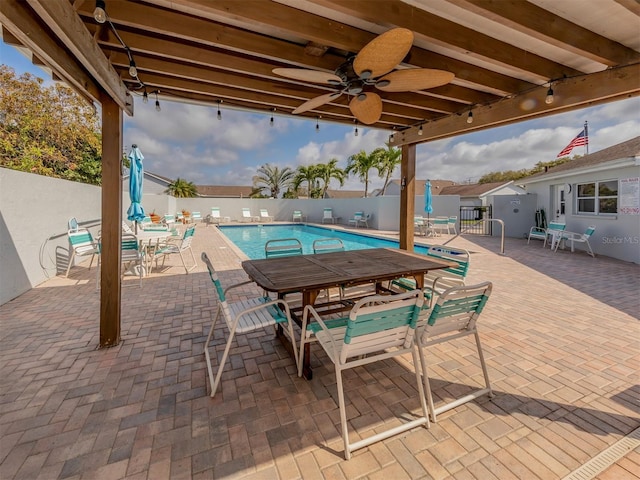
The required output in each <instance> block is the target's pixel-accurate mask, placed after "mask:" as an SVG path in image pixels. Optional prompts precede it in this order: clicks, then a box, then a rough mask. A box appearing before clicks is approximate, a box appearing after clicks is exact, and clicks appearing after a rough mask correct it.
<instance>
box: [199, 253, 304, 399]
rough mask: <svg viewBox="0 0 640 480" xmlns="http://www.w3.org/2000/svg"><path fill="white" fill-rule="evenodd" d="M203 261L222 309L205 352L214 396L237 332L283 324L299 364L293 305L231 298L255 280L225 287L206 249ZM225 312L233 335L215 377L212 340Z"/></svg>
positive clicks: (247, 331)
mask: <svg viewBox="0 0 640 480" xmlns="http://www.w3.org/2000/svg"><path fill="white" fill-rule="evenodd" d="M202 261H203V262H204V263H205V265H206V266H207V270H209V276H210V277H211V281H212V282H213V284H214V286H215V288H214V291H215V293H216V295H217V297H218V301H217V304H218V309H217V312H216V315H215V317H214V318H213V322H212V323H211V328H210V330H209V335H207V340H206V342H205V344H204V354H205V358H206V360H207V370H208V372H209V382H210V384H211V397H213V396H214V395H215V394H216V390H217V389H218V384H219V383H220V377H221V376H222V370H223V369H224V365H225V363H226V361H227V358H228V356H229V350H231V344H232V342H233V337H234V336H235V334H236V333H249V332H253V331H256V330H260V329H263V328H266V327H269V326H274V327H275V326H277V325H281V326H282V327H283V330H284V331H285V332H286V333H287V335H288V336H289V340H290V341H291V344H292V346H293V354H294V358H295V361H296V367H298V351H297V349H296V340H295V335H294V333H293V322H292V321H291V313H290V312H289V305H288V304H287V303H286V302H285V301H284V300H272V299H271V298H269V297H257V298H248V299H245V300H240V301H237V302H234V303H230V302H228V301H227V293H228V292H229V290H231V289H233V288H236V287H240V286H242V285H247V284H250V283H252V282H251V281H245V282H242V283H238V284H235V285H232V286H230V287H227V288H226V289H223V288H222V284H221V283H220V280H219V279H218V274H217V273H216V271H215V269H214V268H213V265H212V264H211V261H210V260H209V257H208V256H207V254H206V253H204V252H202ZM221 316H222V317H223V318H224V321H225V323H226V324H227V328H228V329H229V337H228V338H227V343H226V346H225V349H224V352H223V354H222V358H221V359H220V362H219V363H218V370H217V373H216V375H215V378H214V374H213V367H212V365H211V355H210V353H209V344H210V343H211V338H212V337H213V332H214V329H215V326H216V322H217V321H218V318H220V317H221Z"/></svg>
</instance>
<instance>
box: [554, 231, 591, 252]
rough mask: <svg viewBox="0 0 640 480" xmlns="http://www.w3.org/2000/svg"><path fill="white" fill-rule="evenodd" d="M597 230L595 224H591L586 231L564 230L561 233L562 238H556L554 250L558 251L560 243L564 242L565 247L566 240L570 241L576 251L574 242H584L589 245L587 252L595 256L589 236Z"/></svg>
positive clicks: (572, 248) (572, 249)
mask: <svg viewBox="0 0 640 480" xmlns="http://www.w3.org/2000/svg"><path fill="white" fill-rule="evenodd" d="M595 230H596V226H595V225H589V227H588V228H587V229H586V230H585V232H584V233H575V232H567V231H564V230H563V231H562V233H561V234H560V238H559V239H557V240H556V246H555V249H554V252H557V251H558V246H559V245H560V243H562V246H563V248H565V245H566V242H570V243H571V252H574V243H584V244H585V245H586V246H587V253H588V254H589V255H591V256H592V257H593V258H595V257H596V254H595V253H593V250H592V249H591V244H590V243H589V238H591V235H593V232H595Z"/></svg>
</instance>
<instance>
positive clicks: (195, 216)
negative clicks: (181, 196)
mask: <svg viewBox="0 0 640 480" xmlns="http://www.w3.org/2000/svg"><path fill="white" fill-rule="evenodd" d="M191 221H192V222H193V223H195V222H202V214H201V213H200V212H191Z"/></svg>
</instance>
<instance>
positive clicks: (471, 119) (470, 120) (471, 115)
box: [467, 110, 473, 123]
mask: <svg viewBox="0 0 640 480" xmlns="http://www.w3.org/2000/svg"><path fill="white" fill-rule="evenodd" d="M467 123H473V112H472V111H471V110H469V115H468V116H467Z"/></svg>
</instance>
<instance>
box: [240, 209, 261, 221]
mask: <svg viewBox="0 0 640 480" xmlns="http://www.w3.org/2000/svg"><path fill="white" fill-rule="evenodd" d="M240 221H241V222H249V223H250V222H259V221H260V217H257V216H255V215H252V214H251V209H250V208H243V209H242V218H240Z"/></svg>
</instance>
